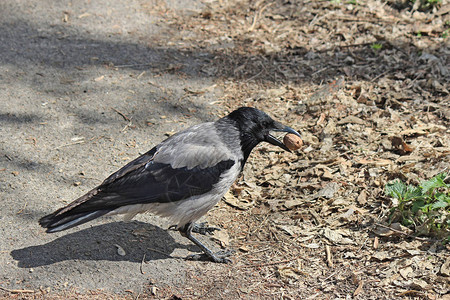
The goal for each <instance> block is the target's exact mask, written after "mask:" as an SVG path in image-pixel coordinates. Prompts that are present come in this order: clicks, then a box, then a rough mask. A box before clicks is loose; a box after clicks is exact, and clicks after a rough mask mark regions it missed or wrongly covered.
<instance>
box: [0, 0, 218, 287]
mask: <svg viewBox="0 0 450 300" xmlns="http://www.w3.org/2000/svg"><path fill="white" fill-rule="evenodd" d="M168 5H173V7H175V8H176V6H177V5H179V3H177V2H168ZM199 5H200V4H198V3H196V1H189V2H188V3H185V4H183V9H185V10H184V11H185V12H186V13H189V9H190V8H192V9H197V8H198V6H199ZM186 6H187V7H186ZM186 8H187V9H186ZM0 11H1V13H0V14H1V18H0V22H1V28H2V29H1V31H0V53H1V55H0V103H1V104H0V124H1V125H0V136H1V138H0V153H1V155H0V169H1V170H0V174H1V178H0V193H1V194H0V195H1V196H0V197H1V199H0V211H1V215H0V222H1V226H0V232H1V234H0V235H1V238H0V266H1V268H0V286H1V287H4V288H9V289H13V288H22V289H38V288H41V289H46V288H49V287H50V288H51V289H63V288H64V289H66V288H70V287H74V288H76V289H77V290H81V291H83V290H90V289H103V290H105V291H111V292H123V291H125V290H132V291H139V290H140V289H141V288H142V286H143V284H145V283H148V282H149V281H150V280H151V278H156V279H157V281H158V282H160V283H167V284H174V285H176V284H179V283H180V282H183V280H184V274H185V273H184V270H185V269H186V268H189V264H190V263H189V262H185V261H184V260H183V259H181V258H182V257H184V256H185V255H187V254H189V253H190V251H196V249H195V247H194V246H191V245H190V243H189V242H188V241H187V240H185V239H184V238H182V237H180V236H179V234H178V233H176V232H167V231H165V229H166V228H167V226H168V225H170V224H167V223H166V222H164V221H162V220H160V219H158V218H154V217H152V216H149V215H145V216H139V217H138V218H137V221H134V222H131V223H122V222H119V223H118V222H111V221H112V220H111V219H101V220H98V221H95V222H92V223H90V224H87V225H85V226H82V227H80V228H76V229H73V230H69V231H67V232H62V233H58V234H51V235H50V234H46V233H44V231H43V229H41V228H40V227H39V225H38V223H37V221H38V219H39V218H40V217H42V216H43V215H45V214H47V213H50V212H52V211H53V210H54V209H56V208H58V207H61V206H62V205H64V204H66V203H68V202H70V201H71V200H73V199H75V198H76V197H78V196H80V195H82V194H83V193H84V192H86V191H87V190H89V189H90V188H92V187H94V186H95V185H97V184H99V183H100V182H101V181H102V180H103V179H104V178H105V177H106V176H107V175H109V174H110V173H112V172H113V171H115V170H117V169H118V168H119V167H121V166H122V165H123V164H125V163H126V162H127V161H130V160H131V159H133V158H134V157H136V156H138V155H139V154H140V153H143V152H145V151H147V150H149V149H150V148H151V147H153V145H155V144H157V143H159V141H161V140H163V139H164V138H165V137H166V135H165V133H167V132H172V131H178V130H179V129H181V128H184V127H186V126H188V125H192V124H195V123H199V122H202V121H206V120H212V119H215V118H216V117H215V116H214V112H216V111H217V109H215V108H214V106H213V105H210V104H209V103H210V102H212V101H213V100H214V99H215V95H214V93H215V92H219V91H210V92H208V93H205V94H204V95H202V96H199V97H195V99H193V100H192V99H190V97H186V96H185V91H184V89H189V90H201V89H202V88H205V87H208V86H210V85H211V81H210V79H209V78H207V77H205V76H202V74H200V72H199V70H198V65H199V64H200V62H202V61H204V60H205V59H208V54H205V53H197V54H196V55H185V54H181V53H179V52H177V51H176V50H172V49H170V48H165V49H161V48H152V46H151V45H152V40H153V39H164V34H166V33H165V24H164V23H163V22H160V20H158V18H156V17H151V16H149V15H148V14H145V15H144V14H141V13H140V11H141V6H140V3H139V1H122V2H119V1H92V2H91V1H81V2H78V1H75V2H72V1H58V2H54V1H40V0H39V1H14V2H13V1H8V2H6V1H2V2H1V3H0ZM174 63H177V64H178V65H182V68H183V71H184V73H185V74H188V75H189V76H188V77H185V78H181V77H180V76H178V75H171V72H170V69H171V68H172V64H174ZM114 66H119V67H114ZM114 220H115V221H117V220H120V218H115V219H114ZM116 245H118V246H120V247H121V248H122V249H123V250H124V251H125V255H123V256H121V255H119V254H118V248H117V246H116ZM149 249H154V251H151V250H149ZM164 253H165V254H166V255H164ZM122 254H123V253H122ZM144 255H145V261H147V262H148V263H146V264H143V266H142V268H143V269H142V272H141V269H140V266H141V261H142V260H143V258H144ZM168 255H170V257H168ZM144 272H145V273H146V274H145V275H144V274H142V273H144Z"/></svg>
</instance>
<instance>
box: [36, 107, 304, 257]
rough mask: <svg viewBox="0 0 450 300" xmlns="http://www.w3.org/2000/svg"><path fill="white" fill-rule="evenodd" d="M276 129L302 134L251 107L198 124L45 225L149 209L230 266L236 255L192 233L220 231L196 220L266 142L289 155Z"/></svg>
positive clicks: (58, 227)
mask: <svg viewBox="0 0 450 300" xmlns="http://www.w3.org/2000/svg"><path fill="white" fill-rule="evenodd" d="M271 131H282V132H287V133H292V134H295V135H297V136H300V135H299V133H298V132H297V131H295V130H294V129H292V128H290V127H287V126H284V125H282V124H281V123H279V122H277V121H274V120H273V119H272V118H271V117H269V116H268V115H267V114H266V113H264V112H262V111H260V110H258V109H255V108H250V107H241V108H239V109H237V110H235V111H233V112H232V113H230V114H229V115H227V116H225V117H223V118H221V119H219V120H217V121H215V122H208V123H202V124H199V125H195V126H192V127H190V128H188V129H186V130H183V131H181V132H178V133H176V134H175V135H172V136H171V137H169V138H168V139H166V140H164V141H163V142H162V143H160V144H159V145H157V146H155V147H154V148H153V149H151V150H150V151H148V152H147V153H145V154H143V155H142V156H140V157H138V158H136V159H135V160H133V161H132V162H130V163H128V164H127V165H125V166H124V167H122V168H121V169H119V170H118V171H117V172H115V173H113V174H111V175H110V176H109V177H108V178H106V179H105V181H103V183H101V184H100V185H99V186H97V187H96V188H94V189H92V190H91V191H89V192H88V193H87V194H85V195H83V196H81V197H80V198H78V199H76V200H75V201H73V202H72V203H70V204H69V205H67V206H65V207H63V208H60V209H58V210H57V211H55V212H54V213H52V214H50V215H47V216H45V217H43V218H41V219H40V220H39V224H40V225H41V226H42V227H44V228H47V232H49V233H52V232H58V231H62V230H66V229H69V228H72V227H74V226H77V225H80V224H83V223H86V222H88V221H91V220H93V219H95V218H98V217H100V216H104V215H116V214H126V216H125V218H126V219H128V220H130V219H131V218H133V217H134V216H135V215H136V214H138V213H143V212H147V211H148V212H151V213H154V214H156V215H159V216H163V217H167V218H169V219H170V221H171V222H173V223H172V224H175V225H173V226H171V227H173V228H175V229H176V230H178V231H179V232H180V233H181V234H182V235H183V236H185V237H187V238H188V239H189V240H191V241H192V242H193V243H194V244H196V245H197V246H198V247H200V249H201V250H202V251H203V255H204V256H205V255H206V258H207V259H209V260H211V261H214V262H224V263H228V262H230V260H229V259H228V258H227V257H228V256H229V255H230V254H231V252H221V253H213V252H212V251H211V250H209V249H208V248H207V247H206V246H204V245H203V244H202V243H201V242H200V241H199V240H197V239H196V238H195V237H194V236H193V235H192V233H193V232H197V233H202V234H205V233H211V232H212V231H214V230H215V229H216V228H211V227H205V226H204V223H203V224H195V223H194V222H195V221H197V220H198V219H199V218H200V217H201V216H203V215H204V214H206V213H207V212H208V211H209V210H210V209H211V208H212V207H214V205H216V204H217V202H219V200H220V199H221V198H222V197H223V195H224V194H225V193H226V192H227V191H228V189H229V188H230V187H231V185H232V184H233V182H234V181H235V180H236V179H237V177H238V176H239V174H240V172H241V171H242V169H243V167H244V164H245V162H246V161H247V158H248V156H249V155H250V152H251V151H252V149H253V148H254V147H255V146H256V145H258V144H259V143H260V142H268V143H270V144H272V145H275V146H278V147H280V148H282V149H284V150H286V151H289V149H288V148H287V147H286V146H285V145H284V144H283V143H281V142H280V141H279V140H278V139H276V138H275V137H274V136H272V135H271V134H270V132H271ZM193 257H195V258H199V255H197V256H193ZM191 258H192V257H191Z"/></svg>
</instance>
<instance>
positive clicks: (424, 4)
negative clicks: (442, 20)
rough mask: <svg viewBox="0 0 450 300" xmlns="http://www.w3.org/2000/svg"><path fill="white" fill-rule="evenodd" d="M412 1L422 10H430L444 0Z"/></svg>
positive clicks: (411, 0)
mask: <svg viewBox="0 0 450 300" xmlns="http://www.w3.org/2000/svg"><path fill="white" fill-rule="evenodd" d="M417 1H418V3H417ZM410 2H412V3H414V6H415V7H416V8H417V9H418V10H421V11H428V10H431V9H433V7H439V6H440V5H441V4H442V0H410ZM416 3H417V4H416Z"/></svg>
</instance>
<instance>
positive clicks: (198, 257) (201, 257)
mask: <svg viewBox="0 0 450 300" xmlns="http://www.w3.org/2000/svg"><path fill="white" fill-rule="evenodd" d="M233 253H234V251H233V250H222V251H219V252H216V253H214V254H212V255H211V256H210V255H208V254H206V253H198V254H191V255H188V256H187V257H186V259H187V260H195V261H205V260H206V261H212V262H216V263H224V264H230V263H232V261H231V259H229V258H228V257H229V256H230V255H232V254H233Z"/></svg>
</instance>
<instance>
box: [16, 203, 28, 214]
mask: <svg viewBox="0 0 450 300" xmlns="http://www.w3.org/2000/svg"><path fill="white" fill-rule="evenodd" d="M27 205H28V202H25V205H24V206H23V207H22V208H21V209H20V210H19V211H18V212H17V213H16V214H17V215H19V214H21V213H22V212H23V211H24V210H25V208H26V207H27Z"/></svg>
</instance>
